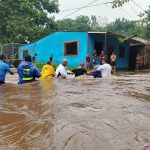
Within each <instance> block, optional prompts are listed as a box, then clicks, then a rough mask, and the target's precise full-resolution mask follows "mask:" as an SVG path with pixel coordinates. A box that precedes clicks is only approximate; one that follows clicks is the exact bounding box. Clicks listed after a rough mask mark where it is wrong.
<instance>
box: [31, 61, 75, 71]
mask: <svg viewBox="0 0 150 150" xmlns="http://www.w3.org/2000/svg"><path fill="white" fill-rule="evenodd" d="M33 64H34V65H35V66H36V67H37V68H38V69H39V70H40V71H41V70H42V67H43V66H44V65H45V64H46V63H43V62H35V63H33ZM58 65H59V64H53V67H54V69H55V70H56V68H57V67H58ZM75 68H76V67H69V66H68V67H67V69H68V70H70V71H72V70H73V69H75Z"/></svg>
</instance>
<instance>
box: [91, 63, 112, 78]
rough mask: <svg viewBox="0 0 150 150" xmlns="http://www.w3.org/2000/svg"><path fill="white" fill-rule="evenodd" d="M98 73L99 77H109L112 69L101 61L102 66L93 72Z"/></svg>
mask: <svg viewBox="0 0 150 150" xmlns="http://www.w3.org/2000/svg"><path fill="white" fill-rule="evenodd" d="M96 71H100V72H101V76H102V78H103V77H107V76H111V71H112V67H111V66H110V65H109V64H108V63H107V62H106V60H102V65H100V66H99V67H98V68H97V69H95V70H94V72H96Z"/></svg>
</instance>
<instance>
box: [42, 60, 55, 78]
mask: <svg viewBox="0 0 150 150" xmlns="http://www.w3.org/2000/svg"><path fill="white" fill-rule="evenodd" d="M41 73H42V75H41V78H40V80H43V79H52V77H54V76H55V70H54V68H53V66H52V63H51V62H50V61H48V62H47V64H46V65H44V66H43V68H42V72H41Z"/></svg>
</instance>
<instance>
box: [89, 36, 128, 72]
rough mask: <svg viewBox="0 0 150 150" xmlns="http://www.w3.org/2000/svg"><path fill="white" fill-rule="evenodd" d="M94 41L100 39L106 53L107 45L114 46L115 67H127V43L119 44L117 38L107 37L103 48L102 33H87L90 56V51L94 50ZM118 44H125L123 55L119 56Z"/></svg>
mask: <svg viewBox="0 0 150 150" xmlns="http://www.w3.org/2000/svg"><path fill="white" fill-rule="evenodd" d="M94 41H100V42H102V43H103V51H104V52H105V54H106V55H107V50H106V49H107V47H108V46H112V47H114V52H115V54H116V56H117V61H116V67H117V68H120V69H125V68H128V65H129V44H128V43H124V44H121V43H119V42H118V39H115V38H108V39H106V49H105V37H104V36H102V35H98V34H89V52H90V55H91V57H92V53H93V50H94ZM119 46H125V57H124V58H120V57H119Z"/></svg>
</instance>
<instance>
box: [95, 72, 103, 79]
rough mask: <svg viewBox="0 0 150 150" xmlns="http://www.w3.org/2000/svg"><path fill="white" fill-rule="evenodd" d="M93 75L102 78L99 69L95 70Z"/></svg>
mask: <svg viewBox="0 0 150 150" xmlns="http://www.w3.org/2000/svg"><path fill="white" fill-rule="evenodd" d="M93 77H94V78H102V75H101V72H100V71H96V72H94V73H93Z"/></svg>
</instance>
